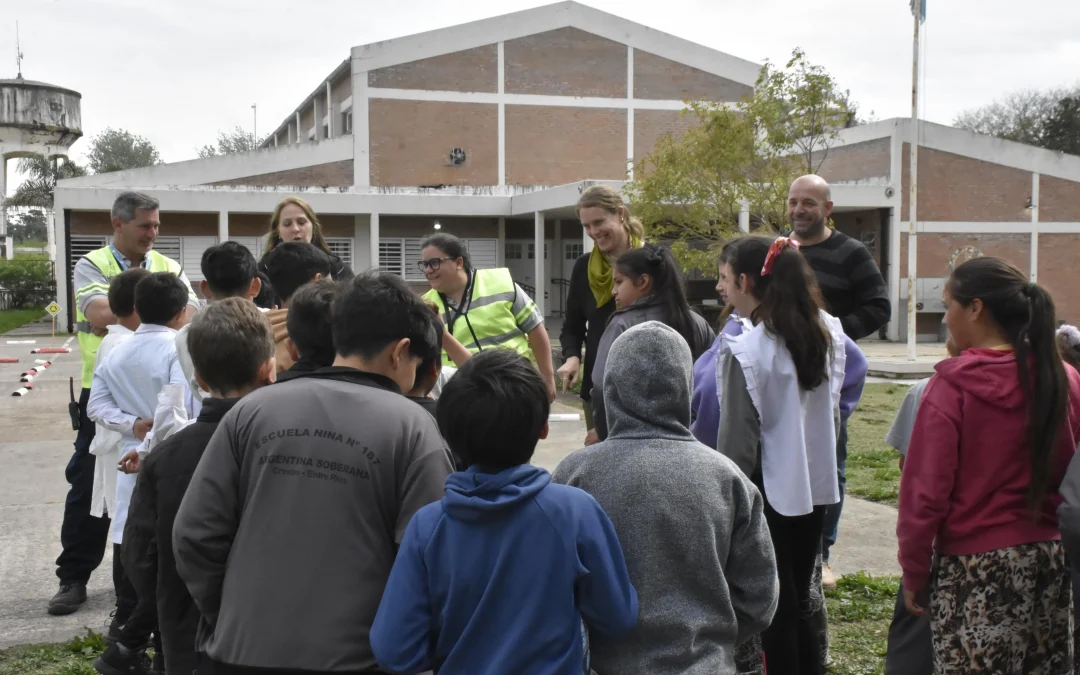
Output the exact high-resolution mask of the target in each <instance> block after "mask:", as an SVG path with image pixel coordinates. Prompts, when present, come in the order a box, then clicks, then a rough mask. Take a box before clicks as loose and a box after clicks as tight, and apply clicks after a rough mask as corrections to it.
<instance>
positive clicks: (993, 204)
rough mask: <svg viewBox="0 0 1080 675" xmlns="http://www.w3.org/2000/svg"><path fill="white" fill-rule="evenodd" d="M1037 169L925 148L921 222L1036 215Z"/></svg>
mask: <svg viewBox="0 0 1080 675" xmlns="http://www.w3.org/2000/svg"><path fill="white" fill-rule="evenodd" d="M910 160H911V155H910V145H909V144H907V143H905V144H904V148H903V185H902V188H901V192H902V195H901V196H902V198H903V208H902V215H901V216H900V220H903V221H906V220H908V201H909V199H908V198H909V195H910V189H911V187H910V186H911V182H910V174H909V171H908V167H909V166H910ZM1030 196H1031V173H1030V172H1028V171H1022V170H1020V169H1013V168H1011V167H1007V166H1002V165H1000V164H993V163H991V162H984V161H982V160H978V159H971V158H970V157H963V156H961V155H954V154H952V153H950V152H942V151H940V150H931V149H930V148H919V213H918V219H919V221H923V222H925V221H945V222H989V223H1002V222H1019V221H1026V220H1031V215H1030V214H1029V213H1027V212H1026V211H1025V208H1024V207H1025V204H1026V203H1027V200H1028V197H1030Z"/></svg>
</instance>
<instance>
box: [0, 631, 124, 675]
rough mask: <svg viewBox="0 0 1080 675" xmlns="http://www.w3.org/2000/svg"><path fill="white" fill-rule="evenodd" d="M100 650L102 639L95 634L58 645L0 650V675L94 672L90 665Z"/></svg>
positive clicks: (93, 673) (49, 674)
mask: <svg viewBox="0 0 1080 675" xmlns="http://www.w3.org/2000/svg"><path fill="white" fill-rule="evenodd" d="M103 651H105V641H104V640H103V639H102V637H101V635H99V634H97V633H90V634H89V635H87V636H86V637H81V638H75V639H74V640H71V641H69V642H63V643H59V644H42V645H24V646H21V647H12V648H11V649H5V650H2V651H0V675H97V671H96V670H94V667H93V665H91V664H92V663H93V662H94V659H95V658H97V657H98V655H100V654H101V652H103Z"/></svg>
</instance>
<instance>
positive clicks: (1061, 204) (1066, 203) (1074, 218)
mask: <svg viewBox="0 0 1080 675" xmlns="http://www.w3.org/2000/svg"><path fill="white" fill-rule="evenodd" d="M1039 220H1040V221H1041V222H1045V223H1052V222H1059V223H1061V222H1065V223H1077V222H1080V183H1078V182H1076V181H1071V180H1065V179H1063V178H1054V177H1053V176H1042V175H1040V176H1039Z"/></svg>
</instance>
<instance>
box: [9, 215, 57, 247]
mask: <svg viewBox="0 0 1080 675" xmlns="http://www.w3.org/2000/svg"><path fill="white" fill-rule="evenodd" d="M7 218H8V223H7V226H8V234H10V235H11V236H12V237H13V238H14V239H15V243H17V244H22V243H25V242H28V241H29V242H44V241H48V239H49V231H48V228H49V220H48V218H47V217H46V215H45V211H43V210H42V209H40V208H17V209H9V210H8V212H7Z"/></svg>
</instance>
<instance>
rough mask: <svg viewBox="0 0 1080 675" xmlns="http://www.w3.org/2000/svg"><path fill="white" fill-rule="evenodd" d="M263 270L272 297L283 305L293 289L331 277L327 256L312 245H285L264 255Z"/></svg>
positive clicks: (301, 242)
mask: <svg viewBox="0 0 1080 675" xmlns="http://www.w3.org/2000/svg"><path fill="white" fill-rule="evenodd" d="M263 267H264V268H265V269H266V276H268V277H270V284H271V285H272V286H273V287H274V293H275V294H277V296H278V298H279V299H280V300H281V301H282V302H287V301H288V300H289V299H290V298H292V295H293V293H295V292H296V289H298V288H300V287H301V286H303V285H304V284H306V283H308V282H309V281H311V280H312V279H314V278H315V275H316V274H321V275H322V276H323V277H329V276H330V256H328V255H326V253H325V252H324V251H323V250H322V249H320V248H319V247H318V246H315V245H314V244H309V243H307V242H304V241H287V242H284V243H282V244H278V245H277V247H276V248H275V249H274V250H273V251H270V252H269V253H267V254H266V257H264V258H263Z"/></svg>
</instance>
